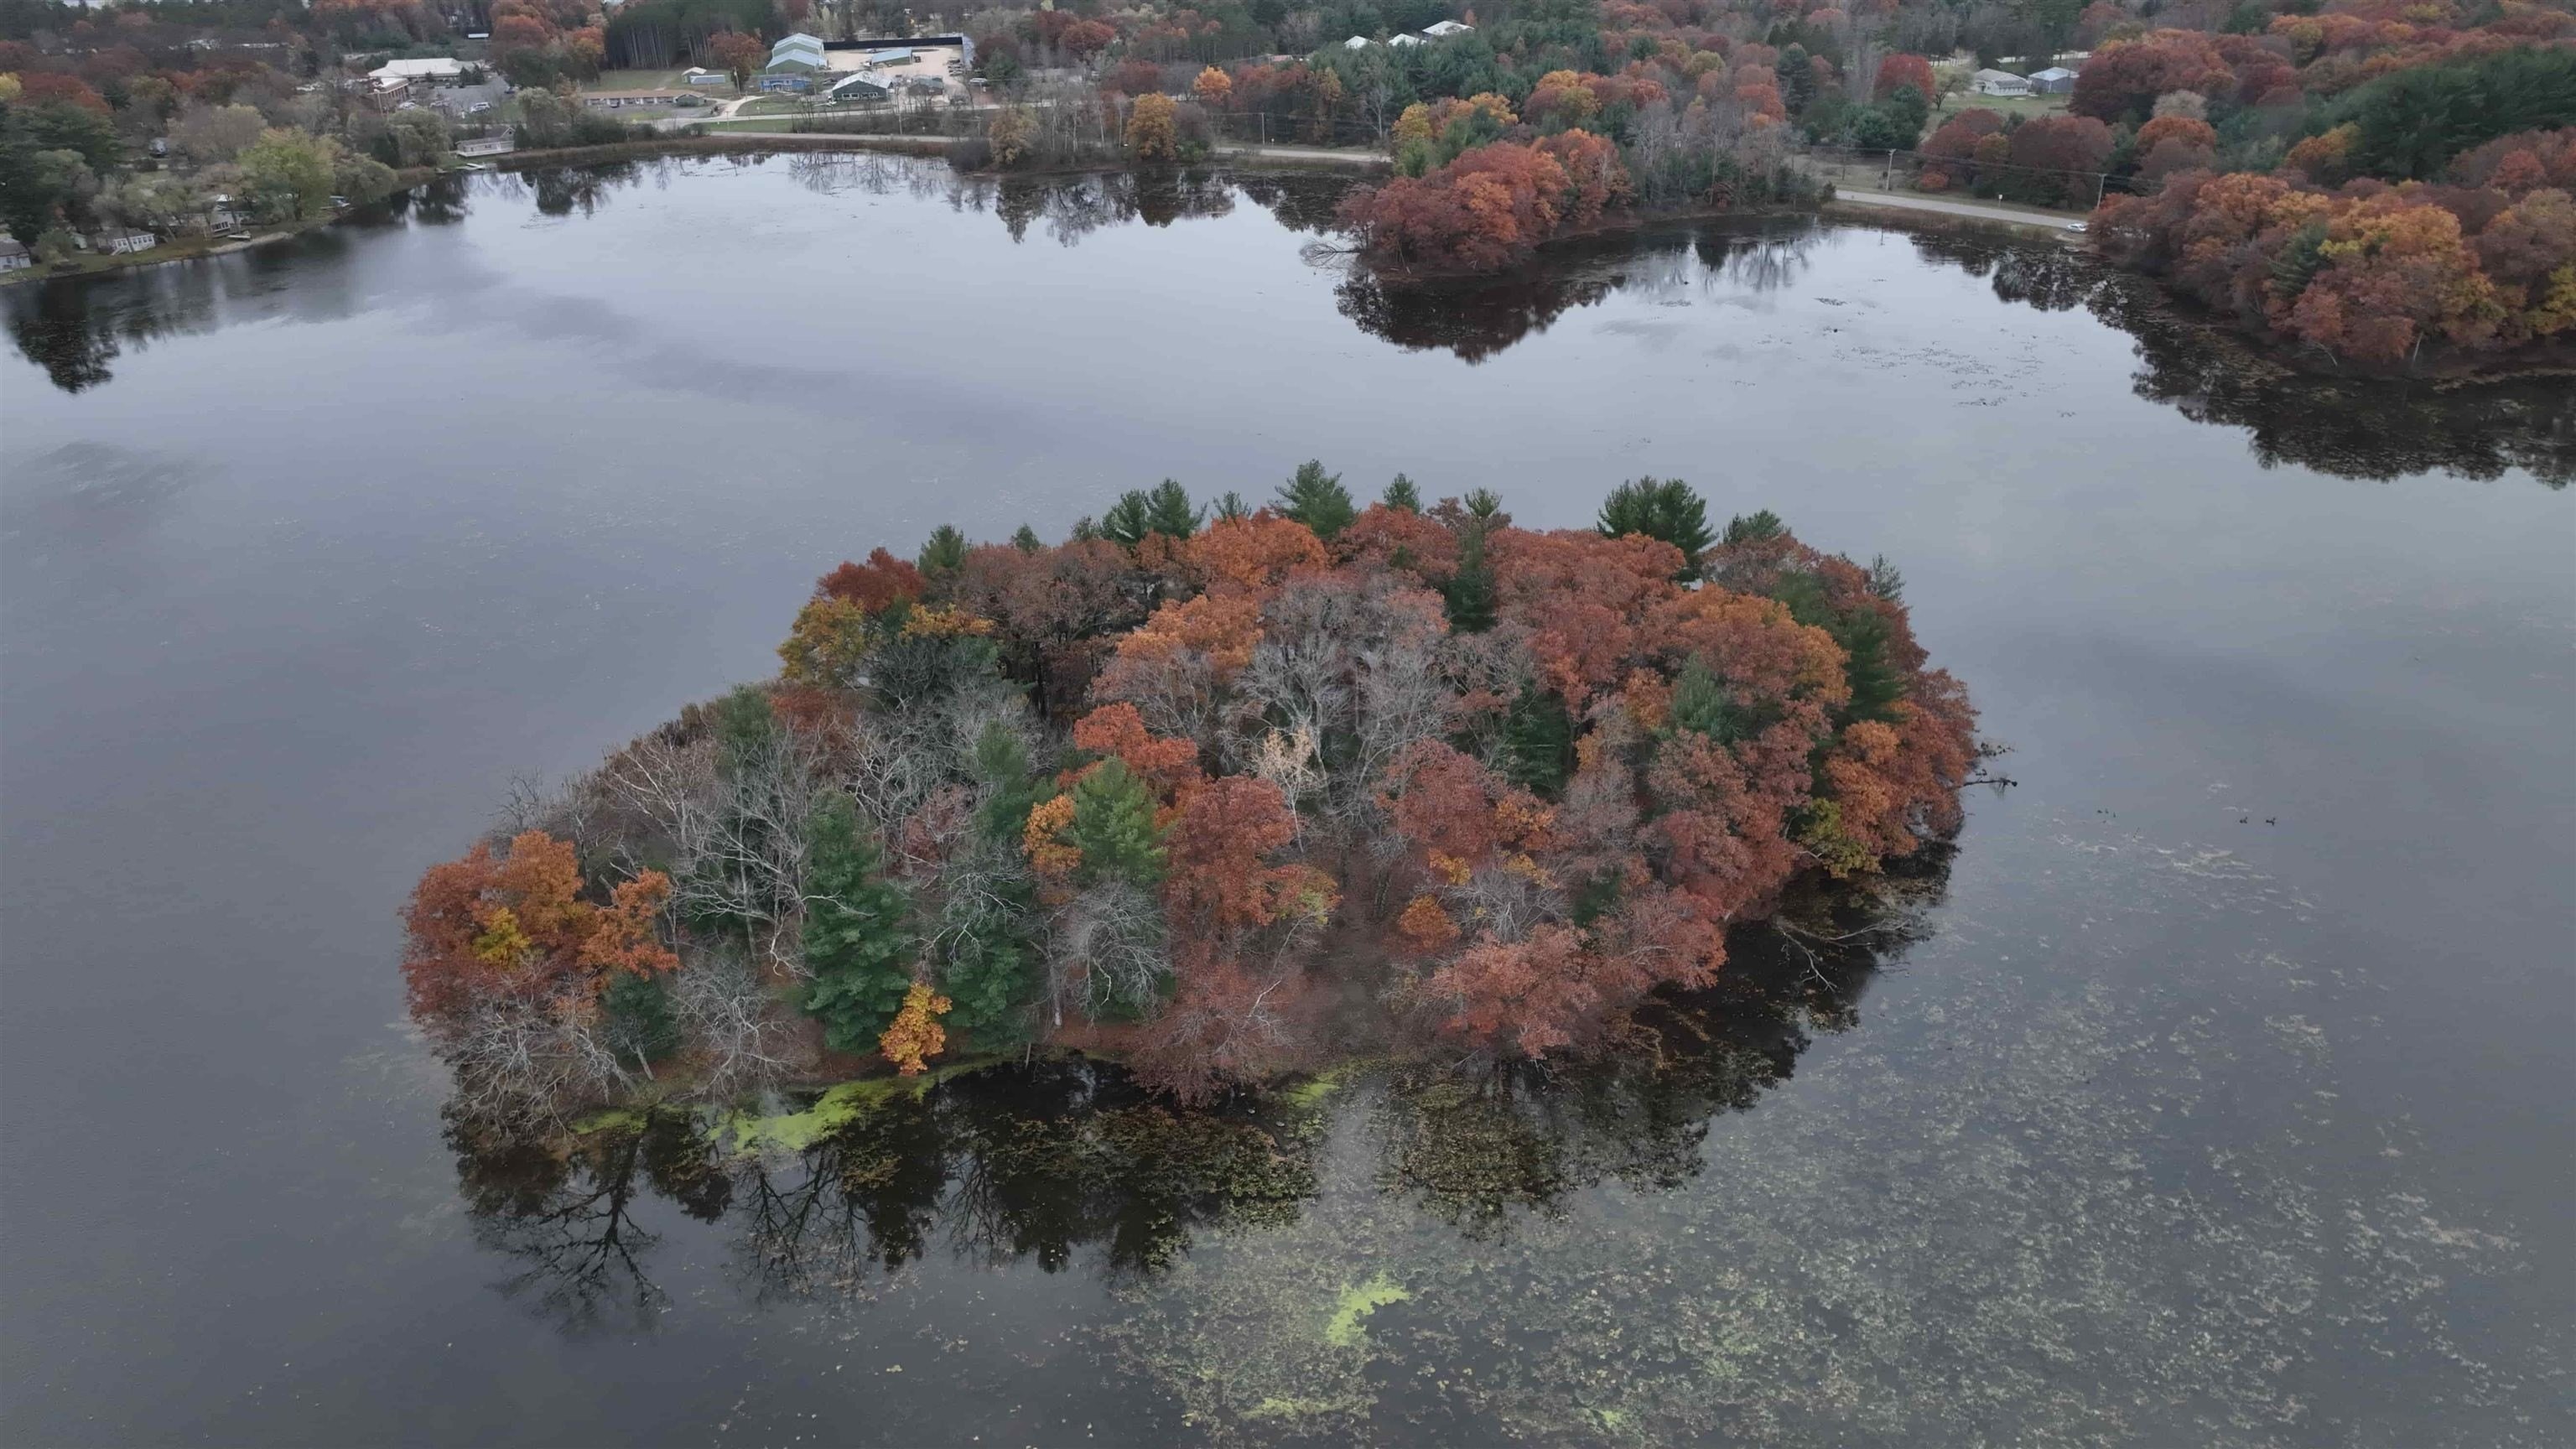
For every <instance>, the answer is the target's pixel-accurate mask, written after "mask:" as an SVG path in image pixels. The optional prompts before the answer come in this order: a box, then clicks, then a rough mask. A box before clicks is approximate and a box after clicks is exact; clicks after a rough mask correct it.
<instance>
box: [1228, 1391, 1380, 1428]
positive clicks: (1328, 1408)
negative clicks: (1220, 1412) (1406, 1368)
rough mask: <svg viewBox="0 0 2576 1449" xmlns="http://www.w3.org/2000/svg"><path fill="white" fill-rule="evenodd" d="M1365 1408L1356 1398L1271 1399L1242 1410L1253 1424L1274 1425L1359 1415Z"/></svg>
mask: <svg viewBox="0 0 2576 1449" xmlns="http://www.w3.org/2000/svg"><path fill="white" fill-rule="evenodd" d="M1367 1408H1368V1401H1367V1400H1366V1399H1362V1398H1357V1397H1353V1398H1344V1399H1304V1398H1278V1397H1272V1398H1267V1399H1263V1400H1262V1401H1261V1402H1260V1403H1257V1404H1255V1405H1253V1406H1252V1407H1251V1408H1249V1409H1246V1410H1244V1411H1243V1417H1245V1418H1246V1419H1250V1420H1253V1421H1255V1422H1264V1421H1267V1422H1274V1423H1275V1422H1277V1421H1279V1420H1283V1419H1298V1420H1304V1419H1323V1418H1328V1417H1331V1416H1333V1415H1336V1414H1353V1413H1360V1412H1364V1411H1365V1410H1366V1409H1367Z"/></svg>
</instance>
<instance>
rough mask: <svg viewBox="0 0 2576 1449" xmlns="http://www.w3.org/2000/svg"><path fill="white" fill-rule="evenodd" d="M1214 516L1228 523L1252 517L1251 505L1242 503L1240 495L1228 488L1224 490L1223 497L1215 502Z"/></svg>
mask: <svg viewBox="0 0 2576 1449" xmlns="http://www.w3.org/2000/svg"><path fill="white" fill-rule="evenodd" d="M1216 516H1217V517H1219V518H1222V519H1225V520H1227V521H1229V522H1231V521H1233V520H1236V519H1242V518H1250V517H1251V516H1252V505H1251V504H1249V503H1246V502H1244V501H1243V495H1242V494H1240V493H1237V492H1235V491H1234V490H1233V489H1231V488H1229V489H1227V490H1225V494H1224V496H1223V497H1220V498H1219V499H1217V501H1216Z"/></svg>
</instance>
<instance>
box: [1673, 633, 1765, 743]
mask: <svg viewBox="0 0 2576 1449" xmlns="http://www.w3.org/2000/svg"><path fill="white" fill-rule="evenodd" d="M1672 719H1673V728H1674V729H1677V730H1696V731H1698V732H1699V733H1701V734H1704V735H1706V736H1708V737H1709V738H1710V739H1712V740H1715V741H1717V742H1718V743H1719V744H1721V745H1729V744H1733V743H1735V742H1736V741H1737V740H1740V739H1742V738H1744V736H1745V735H1747V734H1749V733H1751V731H1749V730H1747V729H1746V728H1745V721H1744V718H1743V716H1742V715H1741V713H1739V712H1738V711H1737V709H1736V707H1735V701H1734V700H1732V699H1730V698H1728V697H1727V693H1726V686H1725V685H1723V684H1721V683H1719V682H1718V678H1717V675H1716V674H1715V673H1713V672H1712V671H1711V670H1710V669H1709V667H1708V661H1707V660H1705V659H1702V658H1701V657H1700V656H1698V655H1696V654H1694V655H1692V656H1691V657H1690V661H1689V662H1688V663H1686V664H1684V665H1683V666H1682V672H1681V673H1680V674H1679V675H1678V676H1676V677H1675V678H1674V680H1673V704H1672Z"/></svg>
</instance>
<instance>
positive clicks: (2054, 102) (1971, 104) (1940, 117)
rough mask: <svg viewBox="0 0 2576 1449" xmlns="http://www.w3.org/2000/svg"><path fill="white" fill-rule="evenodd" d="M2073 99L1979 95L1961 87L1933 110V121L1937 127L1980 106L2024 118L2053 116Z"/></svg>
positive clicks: (2069, 97)
mask: <svg viewBox="0 0 2576 1449" xmlns="http://www.w3.org/2000/svg"><path fill="white" fill-rule="evenodd" d="M2072 99H2074V98H2073V97H2071V96H1981V95H1978V94H1976V93H1975V92H1973V91H1967V90H1962V91H1959V92H1957V93H1955V94H1953V95H1952V96H1951V97H1950V99H1949V101H1948V102H1947V103H1945V104H1944V105H1943V106H1942V107H1941V109H1939V110H1937V111H1934V112H1933V113H1932V124H1933V125H1935V126H1938V125H1940V124H1941V123H1942V122H1943V121H1946V120H1948V119H1950V118H1951V117H1952V116H1955V115H1957V114H1959V113H1960V112H1961V111H1973V110H1979V109H1983V110H1989V111H1992V112H1994V113H1995V114H1996V115H1998V116H2004V117H2012V116H2019V117H2021V118H2022V119H2023V120H2028V119H2030V118H2031V117H2033V116H2054V115H2057V114H2060V113H2061V112H2063V111H2064V110H2065V109H2066V103H2067V102H2068V101H2069V100H2072Z"/></svg>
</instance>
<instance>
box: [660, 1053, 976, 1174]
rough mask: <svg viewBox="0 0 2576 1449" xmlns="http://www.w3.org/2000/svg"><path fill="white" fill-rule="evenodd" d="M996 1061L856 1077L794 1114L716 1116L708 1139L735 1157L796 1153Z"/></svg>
mask: <svg viewBox="0 0 2576 1449" xmlns="http://www.w3.org/2000/svg"><path fill="white" fill-rule="evenodd" d="M997 1060H999V1058H996V1057H967V1058H964V1059H962V1060H959V1061H954V1062H948V1063H945V1064H943V1065H941V1066H938V1067H935V1068H933V1069H931V1070H930V1071H927V1072H923V1073H921V1074H920V1075H919V1076H913V1077H861V1078H859V1079H858V1080H856V1081H851V1082H842V1083H840V1084H839V1085H837V1086H832V1087H827V1088H825V1089H824V1091H823V1095H821V1096H819V1097H817V1098H815V1099H814V1101H813V1103H812V1104H811V1105H809V1106H807V1107H806V1108H805V1109H804V1110H802V1111H797V1112H776V1113H771V1114H769V1115H766V1116H755V1115H753V1114H751V1113H749V1112H739V1111H737V1112H726V1113H722V1114H720V1115H719V1116H718V1117H717V1118H716V1120H715V1124H714V1126H713V1128H712V1129H711V1130H710V1132H709V1135H710V1136H712V1137H713V1138H714V1139H715V1142H716V1145H717V1146H719V1147H722V1148H724V1149H725V1150H726V1151H728V1152H731V1153H734V1154H736V1155H748V1154H752V1153H760V1152H802V1151H804V1150H805V1149H807V1148H809V1147H812V1146H813V1145H814V1144H815V1143H817V1142H820V1141H822V1140H823V1139H825V1138H827V1137H830V1136H831V1135H832V1134H833V1133H835V1132H839V1131H840V1130H842V1129H843V1128H845V1127H848V1126H850V1125H851V1124H852V1123H854V1122H857V1121H858V1120H859V1119H860V1118H862V1117H864V1116H866V1115H867V1114H868V1113H870V1112H872V1111H874V1110H876V1109H877V1108H878V1107H881V1106H883V1105H885V1104H886V1103H888V1102H893V1101H898V1100H904V1101H919V1100H920V1099H921V1098H922V1097H923V1096H925V1095H927V1094H928V1093H929V1091H930V1089H931V1088H933V1087H936V1086H938V1085H939V1084H940V1083H942V1082H945V1081H947V1080H948V1079H950V1078H951V1077H959V1076H964V1075H965V1074H966V1073H968V1072H972V1071H979V1070H981V1069H983V1068H985V1067H988V1066H991V1065H992V1064H993V1063H994V1062H995V1061H997Z"/></svg>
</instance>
